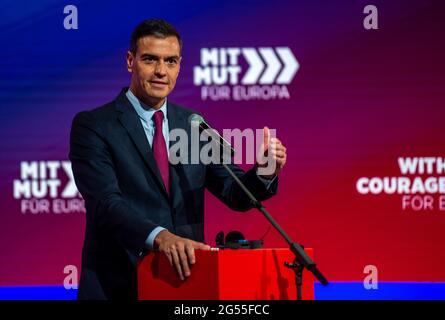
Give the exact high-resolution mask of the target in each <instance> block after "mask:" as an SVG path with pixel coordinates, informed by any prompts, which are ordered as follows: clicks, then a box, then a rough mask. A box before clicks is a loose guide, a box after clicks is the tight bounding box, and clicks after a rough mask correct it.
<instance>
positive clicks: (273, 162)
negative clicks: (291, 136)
mask: <svg viewBox="0 0 445 320" xmlns="http://www.w3.org/2000/svg"><path fill="white" fill-rule="evenodd" d="M286 159H287V155H286V147H285V146H284V145H283V144H282V143H281V141H280V140H279V139H277V138H270V133H269V128H268V127H264V128H263V143H262V144H261V146H260V149H259V152H258V156H257V165H258V168H259V170H258V174H259V175H261V176H262V177H263V178H266V179H272V178H273V177H275V176H276V175H277V174H278V173H280V171H281V170H282V169H283V167H284V165H285V164H286Z"/></svg>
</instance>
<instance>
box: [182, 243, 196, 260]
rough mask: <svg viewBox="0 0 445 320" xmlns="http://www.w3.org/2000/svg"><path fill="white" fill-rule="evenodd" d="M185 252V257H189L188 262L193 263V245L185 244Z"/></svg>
mask: <svg viewBox="0 0 445 320" xmlns="http://www.w3.org/2000/svg"><path fill="white" fill-rule="evenodd" d="M185 252H186V254H187V257H188V259H189V262H190V264H195V261H196V260H195V248H193V245H191V244H190V245H186V247H185Z"/></svg>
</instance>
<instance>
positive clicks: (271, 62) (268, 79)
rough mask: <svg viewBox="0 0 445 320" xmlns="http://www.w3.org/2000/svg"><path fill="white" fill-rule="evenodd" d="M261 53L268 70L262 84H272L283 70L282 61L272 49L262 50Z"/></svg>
mask: <svg viewBox="0 0 445 320" xmlns="http://www.w3.org/2000/svg"><path fill="white" fill-rule="evenodd" d="M259 51H260V54H261V56H262V57H263V59H264V60H265V61H266V64H267V69H266V71H264V73H263V75H262V77H261V79H260V84H271V83H273V81H274V80H275V77H276V76H277V74H278V72H279V71H280V69H281V63H280V60H278V58H277V56H276V55H275V53H274V52H273V49H272V48H260V49H259Z"/></svg>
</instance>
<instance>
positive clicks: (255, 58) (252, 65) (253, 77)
mask: <svg viewBox="0 0 445 320" xmlns="http://www.w3.org/2000/svg"><path fill="white" fill-rule="evenodd" d="M242 53H243V55H244V58H246V60H247V63H248V64H249V70H247V72H246V74H245V75H244V77H243V79H242V80H241V83H242V84H255V83H257V80H258V78H259V77H260V74H261V72H262V71H263V69H264V64H263V61H261V58H260V57H259V55H258V53H257V52H256V50H255V49H254V48H242Z"/></svg>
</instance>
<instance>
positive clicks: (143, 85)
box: [127, 36, 181, 109]
mask: <svg viewBox="0 0 445 320" xmlns="http://www.w3.org/2000/svg"><path fill="white" fill-rule="evenodd" d="M180 63H181V49H180V46H179V42H178V39H177V38H176V37H174V36H171V37H166V38H165V39H162V38H156V37H154V36H147V37H143V38H140V39H139V40H138V46H137V52H136V54H133V53H131V52H130V51H128V52H127V68H128V71H129V72H130V73H131V74H132V76H131V86H130V89H131V91H132V92H133V93H134V94H135V95H136V96H137V97H138V98H139V99H141V100H142V102H144V103H145V104H147V105H149V106H150V107H153V108H156V109H158V108H160V107H161V106H162V104H163V103H164V101H165V97H167V96H168V94H169V93H170V92H171V91H172V90H173V88H174V87H175V84H176V79H177V78H178V74H179V68H180Z"/></svg>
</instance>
